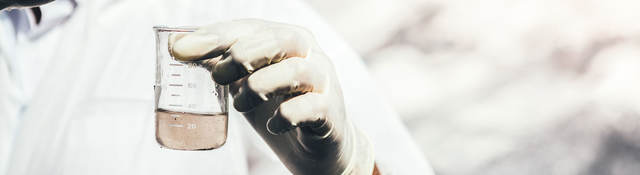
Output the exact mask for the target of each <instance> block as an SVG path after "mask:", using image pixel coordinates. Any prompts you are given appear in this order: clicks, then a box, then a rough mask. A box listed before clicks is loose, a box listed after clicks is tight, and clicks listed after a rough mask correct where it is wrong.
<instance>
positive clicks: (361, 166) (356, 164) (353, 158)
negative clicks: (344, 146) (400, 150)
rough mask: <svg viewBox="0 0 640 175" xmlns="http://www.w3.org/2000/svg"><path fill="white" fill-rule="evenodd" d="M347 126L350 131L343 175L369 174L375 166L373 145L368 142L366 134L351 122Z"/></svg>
mask: <svg viewBox="0 0 640 175" xmlns="http://www.w3.org/2000/svg"><path fill="white" fill-rule="evenodd" d="M348 127H349V129H350V130H351V131H353V132H351V133H353V134H351V135H350V138H349V141H350V142H351V143H352V144H349V145H350V146H351V148H350V150H351V151H350V160H349V164H348V165H347V167H346V168H345V171H344V172H343V173H342V174H343V175H371V174H373V168H374V166H375V163H374V161H375V156H374V152H373V145H371V143H370V142H369V139H368V138H367V135H365V134H364V133H363V132H362V131H360V130H359V129H358V128H356V127H355V126H354V125H353V124H351V122H349V124H348Z"/></svg>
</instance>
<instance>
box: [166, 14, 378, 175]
mask: <svg viewBox="0 0 640 175" xmlns="http://www.w3.org/2000/svg"><path fill="white" fill-rule="evenodd" d="M169 42H170V49H171V50H170V52H171V53H172V55H173V56H174V57H175V58H176V59H179V60H182V61H195V62H198V63H200V64H202V65H205V67H208V68H209V70H210V71H211V75H212V77H213V79H214V80H215V82H217V83H218V84H230V85H231V87H230V89H231V93H232V95H233V96H234V107H235V108H236V109H237V110H238V111H240V112H241V113H242V114H243V115H244V116H245V118H246V119H247V121H249V123H251V125H252V126H253V128H254V129H255V130H256V131H257V132H258V133H259V134H260V136H261V137H262V138H263V139H264V140H265V141H266V142H267V144H269V146H270V147H271V149H273V151H274V152H275V153H276V154H277V155H278V157H279V158H280V160H281V161H282V162H283V163H284V165H285V166H286V167H287V168H288V169H289V170H290V171H291V172H292V173H293V174H322V175H329V174H367V175H370V174H371V173H372V171H373V168H374V156H373V151H372V150H373V149H372V146H371V145H370V143H369V142H368V140H367V138H366V136H365V135H363V134H362V133H361V132H360V131H359V130H357V129H356V128H355V127H354V125H353V123H351V122H350V120H348V119H347V116H345V110H344V103H343V98H342V92H341V90H340V85H339V84H338V79H337V77H336V74H335V71H334V68H333V65H332V63H331V62H330V60H329V59H328V58H327V56H326V55H325V54H324V53H323V52H322V50H320V48H319V47H318V45H317V44H316V43H315V39H314V38H313V36H312V35H311V33H310V32H309V31H307V30H305V29H302V28H300V27H296V26H292V25H286V24H281V23H274V22H267V21H262V20H237V21H231V22H224V23H217V24H213V25H210V26H206V27H202V28H200V29H199V30H197V31H196V32H193V33H188V34H177V35H174V36H171V38H170V41H169Z"/></svg>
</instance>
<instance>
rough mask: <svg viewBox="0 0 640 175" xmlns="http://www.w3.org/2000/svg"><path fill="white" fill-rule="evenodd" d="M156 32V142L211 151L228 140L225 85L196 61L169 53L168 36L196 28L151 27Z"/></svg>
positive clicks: (162, 144)
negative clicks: (185, 60) (182, 58)
mask: <svg viewBox="0 0 640 175" xmlns="http://www.w3.org/2000/svg"><path fill="white" fill-rule="evenodd" d="M153 29H154V31H155V34H156V82H155V85H154V90H155V114H156V115H155V117H156V120H155V121H156V127H155V128H156V141H157V142H158V144H160V145H161V146H162V147H165V148H170V149H177V150H210V149H215V148H218V147H220V146H222V145H223V144H224V143H225V141H226V139H227V125H228V98H227V97H228V95H227V94H228V91H229V89H228V87H227V86H223V85H219V84H216V83H215V82H214V81H213V79H212V78H211V73H210V72H209V71H208V70H207V69H205V68H203V67H201V66H198V65H197V63H188V62H180V61H177V60H175V59H174V58H173V57H172V56H171V55H170V54H169V43H168V40H169V37H171V35H174V34H178V33H186V32H193V31H194V30H196V28H187V27H163V26H155V27H153Z"/></svg>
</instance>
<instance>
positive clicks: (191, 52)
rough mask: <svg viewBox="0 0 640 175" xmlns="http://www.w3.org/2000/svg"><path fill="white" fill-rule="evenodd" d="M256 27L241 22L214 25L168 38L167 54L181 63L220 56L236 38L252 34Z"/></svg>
mask: <svg viewBox="0 0 640 175" xmlns="http://www.w3.org/2000/svg"><path fill="white" fill-rule="evenodd" d="M258 27H259V26H258V25H256V24H248V23H247V22H242V21H230V22H222V23H216V24H213V25H209V26H205V27H202V28H200V29H198V30H196V31H195V32H191V33H175V34H172V35H170V36H169V53H171V55H172V56H173V57H174V58H176V59H178V60H181V61H195V60H200V59H206V58H214V57H217V56H220V55H222V54H223V53H224V52H225V51H226V50H228V49H229V47H231V45H232V44H233V43H235V42H236V41H237V40H238V38H241V37H243V36H245V35H249V34H252V33H254V31H256V30H258Z"/></svg>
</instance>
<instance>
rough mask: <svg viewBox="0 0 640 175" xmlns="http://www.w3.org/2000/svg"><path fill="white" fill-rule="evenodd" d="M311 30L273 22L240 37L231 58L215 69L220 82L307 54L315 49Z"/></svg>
mask: <svg viewBox="0 0 640 175" xmlns="http://www.w3.org/2000/svg"><path fill="white" fill-rule="evenodd" d="M310 36H311V35H310V34H309V32H307V31H305V30H303V29H300V28H297V27H291V26H288V25H277V24H271V25H268V26H266V27H264V28H261V30H258V31H255V32H254V33H252V34H251V35H247V36H244V37H241V38H238V40H237V41H236V42H234V43H233V45H232V46H231V47H230V48H229V50H228V51H227V52H228V54H229V57H228V58H230V59H227V57H226V58H225V59H224V60H223V61H222V62H221V64H219V65H216V66H215V68H214V69H213V72H214V74H213V75H214V79H215V80H216V82H217V83H220V84H228V83H231V82H233V81H236V80H238V79H239V78H242V77H244V76H246V75H248V74H251V73H253V72H254V71H256V70H258V69H260V68H262V67H265V66H267V65H270V64H274V63H278V62H280V61H282V60H284V59H287V58H292V57H306V56H307V55H308V53H309V51H310V49H311V41H312V40H311V39H310V38H311V37H310Z"/></svg>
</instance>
